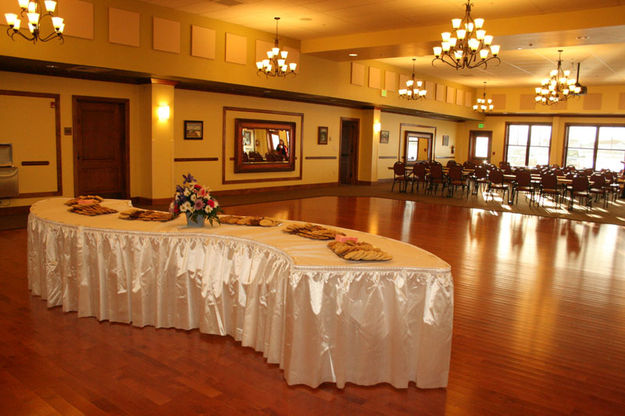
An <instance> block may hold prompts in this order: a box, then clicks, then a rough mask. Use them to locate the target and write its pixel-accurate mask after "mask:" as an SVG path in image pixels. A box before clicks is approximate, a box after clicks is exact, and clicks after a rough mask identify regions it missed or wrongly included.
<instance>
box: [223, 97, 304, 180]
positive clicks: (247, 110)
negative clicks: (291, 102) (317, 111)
mask: <svg viewBox="0 0 625 416" xmlns="http://www.w3.org/2000/svg"><path fill="white" fill-rule="evenodd" d="M228 111H233V112H235V111H236V112H241V113H258V114H276V115H284V116H290V117H299V119H300V139H299V140H296V143H297V142H299V158H300V164H299V175H298V176H296V177H286V178H261V179H233V180H226V154H227V153H226V142H227V138H226V127H227V126H226V119H227V115H228ZM221 151H222V153H221V154H222V163H221V183H222V184H224V185H227V184H237V183H253V182H277V181H297V180H301V179H302V172H303V168H304V166H303V165H304V113H292V112H287V111H274V110H264V109H258V108H243V107H227V106H224V107H223V110H222V134H221ZM293 154H294V155H295V152H294V153H293ZM295 160H297V157H295ZM233 173H234V172H233Z"/></svg>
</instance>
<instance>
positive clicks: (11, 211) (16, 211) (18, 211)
mask: <svg viewBox="0 0 625 416" xmlns="http://www.w3.org/2000/svg"><path fill="white" fill-rule="evenodd" d="M29 212H30V205H21V206H18V207H2V208H0V216H8V215H24V214H28V213H29Z"/></svg>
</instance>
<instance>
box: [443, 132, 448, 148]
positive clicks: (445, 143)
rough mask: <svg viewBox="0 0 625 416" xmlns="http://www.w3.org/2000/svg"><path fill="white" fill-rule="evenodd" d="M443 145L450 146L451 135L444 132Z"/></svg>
mask: <svg viewBox="0 0 625 416" xmlns="http://www.w3.org/2000/svg"><path fill="white" fill-rule="evenodd" d="M443 146H449V135H447V134H443Z"/></svg>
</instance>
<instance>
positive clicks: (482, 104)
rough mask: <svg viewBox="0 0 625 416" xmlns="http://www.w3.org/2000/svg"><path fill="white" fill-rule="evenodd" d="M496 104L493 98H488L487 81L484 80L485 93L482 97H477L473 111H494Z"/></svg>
mask: <svg viewBox="0 0 625 416" xmlns="http://www.w3.org/2000/svg"><path fill="white" fill-rule="evenodd" d="M494 108H495V106H494V105H493V100H492V98H486V81H484V94H483V95H482V98H479V97H478V98H477V100H476V101H475V104H473V111H477V112H478V113H487V112H489V111H493V109H494Z"/></svg>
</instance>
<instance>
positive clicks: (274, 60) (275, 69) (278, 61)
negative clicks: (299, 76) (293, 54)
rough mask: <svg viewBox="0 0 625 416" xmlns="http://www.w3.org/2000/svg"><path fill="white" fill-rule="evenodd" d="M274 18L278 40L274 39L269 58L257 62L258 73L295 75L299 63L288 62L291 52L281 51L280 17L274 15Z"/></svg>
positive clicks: (283, 75) (273, 75) (282, 75)
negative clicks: (279, 37) (279, 39)
mask: <svg viewBox="0 0 625 416" xmlns="http://www.w3.org/2000/svg"><path fill="white" fill-rule="evenodd" d="M274 19H275V21H276V40H275V41H274V44H273V48H272V49H270V50H268V51H267V58H265V59H263V60H262V61H258V62H256V68H258V74H264V75H265V76H267V77H286V76H287V75H291V74H293V75H295V69H296V68H297V64H296V63H295V62H291V63H290V64H287V62H286V58H287V56H288V54H289V52H288V51H286V50H284V51H281V50H280V47H278V21H279V20H280V18H279V17H274Z"/></svg>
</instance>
